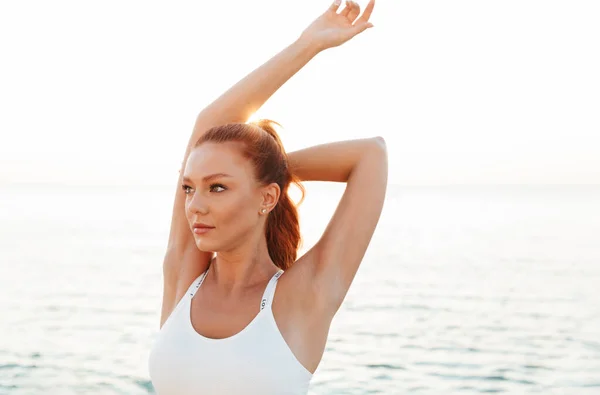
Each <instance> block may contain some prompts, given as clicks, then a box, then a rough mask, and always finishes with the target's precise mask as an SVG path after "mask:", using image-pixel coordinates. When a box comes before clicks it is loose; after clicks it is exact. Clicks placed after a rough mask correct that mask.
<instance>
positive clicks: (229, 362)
mask: <svg viewBox="0 0 600 395" xmlns="http://www.w3.org/2000/svg"><path fill="white" fill-rule="evenodd" d="M207 273H208V269H207V270H206V271H205V272H204V273H202V274H201V275H200V276H199V277H198V278H196V280H194V282H192V284H191V285H190V287H189V288H188V290H187V292H186V293H185V295H184V296H183V297H182V298H181V300H180V301H179V303H178V304H177V306H175V309H173V311H172V312H171V315H170V316H169V317H168V318H167V320H166V321H165V323H164V324H163V326H162V328H161V329H160V331H159V333H158V336H157V338H156V340H155V342H154V344H153V346H152V349H151V351H150V356H149V359H148V369H149V373H150V379H151V381H152V385H153V386H154V389H155V390H156V392H157V394H158V395H200V394H202V395H213V394H214V395H217V394H218V395H232V394H246V395H258V394H260V395H271V394H273V395H275V394H277V395H306V394H307V392H308V386H309V383H310V380H311V378H312V373H310V372H309V371H308V370H307V369H306V368H305V367H304V366H303V365H302V364H301V363H300V362H299V361H298V360H297V359H296V357H295V356H294V354H293V353H292V351H291V350H290V348H289V347H288V345H287V343H286V342H285V340H284V338H283V336H282V335H281V332H280V331H279V328H278V327H277V324H276V322H275V318H274V316H273V310H272V309H271V305H272V300H273V295H274V294H275V288H276V287H277V280H278V279H279V277H280V276H281V274H282V273H283V270H279V271H278V272H277V273H275V275H273V277H272V278H271V280H270V281H269V283H268V284H267V287H266V289H265V292H264V295H263V297H262V299H261V303H260V311H259V313H258V315H256V317H255V318H254V319H253V320H252V321H251V322H250V323H249V324H248V325H247V326H246V327H245V328H244V329H242V330H241V331H240V332H238V333H236V334H235V335H233V336H230V337H227V338H224V339H212V338H208V337H204V336H202V335H200V334H199V333H198V332H196V330H195V329H194V327H193V326H192V321H191V318H190V317H191V315H190V312H191V309H190V307H191V301H192V298H193V296H194V295H195V293H196V291H197V290H198V288H199V287H200V285H201V284H202V282H203V281H204V278H205V277H206V274H207Z"/></svg>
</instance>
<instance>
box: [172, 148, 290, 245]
mask: <svg viewBox="0 0 600 395" xmlns="http://www.w3.org/2000/svg"><path fill="white" fill-rule="evenodd" d="M242 148H243V143H240V142H225V143H211V142H207V143H203V144H202V145H200V146H199V147H196V148H194V149H193V150H192V151H191V152H190V155H189V156H188V160H187V163H186V166H185V169H184V172H183V185H184V186H185V191H186V202H185V212H186V217H187V220H188V223H189V226H190V229H191V231H192V233H193V235H194V239H195V240H196V245H197V246H198V248H199V249H200V250H201V251H211V252H218V251H222V250H229V249H232V248H235V247H236V246H237V245H239V244H240V243H242V242H243V241H244V240H246V239H247V238H248V237H249V236H250V235H252V234H253V233H254V232H256V231H258V230H259V229H260V230H261V231H262V226H261V224H262V217H265V218H266V215H262V216H261V215H260V214H259V212H260V210H261V209H262V208H263V207H267V209H268V210H269V211H270V210H271V209H272V206H274V203H275V202H276V201H277V198H278V194H277V191H273V185H274V186H275V187H276V188H277V190H278V187H277V184H271V186H268V187H261V185H260V184H258V183H257V182H256V180H255V176H254V170H253V168H252V164H251V162H250V161H249V160H247V159H245V158H244V157H243V156H242V155H241V152H242ZM274 194H275V195H276V196H272V195H274ZM273 198H274V201H273ZM194 222H202V223H204V224H206V225H208V226H213V227H214V228H213V229H210V230H209V231H207V232H206V233H203V234H196V233H194V231H193V225H194Z"/></svg>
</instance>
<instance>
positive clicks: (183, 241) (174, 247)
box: [160, 113, 218, 327]
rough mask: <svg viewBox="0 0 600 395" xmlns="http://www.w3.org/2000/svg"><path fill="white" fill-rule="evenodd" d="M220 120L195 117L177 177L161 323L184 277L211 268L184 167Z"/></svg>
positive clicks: (164, 265) (172, 305)
mask: <svg viewBox="0 0 600 395" xmlns="http://www.w3.org/2000/svg"><path fill="white" fill-rule="evenodd" d="M217 121H218V120H217V119H216V118H214V117H210V116H208V115H206V114H203V113H201V114H200V115H199V116H198V118H197V119H196V123H195V125H194V130H193V132H192V136H191V137H190V140H189V142H188V146H187V148H186V150H185V154H184V156H183V161H182V163H181V168H180V170H179V177H178V180H177V185H176V190H175V199H174V202H173V211H172V215H171V227H170V230H169V239H168V243H167V252H166V254H165V258H164V262H163V281H164V283H163V301H162V308H161V319H160V326H161V327H162V325H163V324H164V322H165V321H166V319H167V317H168V316H169V315H170V314H171V311H172V310H173V308H175V306H176V305H177V302H178V300H177V295H178V294H181V292H180V289H181V288H182V287H186V289H187V286H189V284H188V285H187V286H186V285H185V284H184V283H185V281H183V279H182V277H183V278H185V279H188V278H191V277H193V276H194V275H196V276H197V275H198V274H196V273H202V272H203V271H204V270H206V268H207V267H208V264H209V262H210V259H211V258H212V256H213V253H212V252H205V251H200V250H199V249H198V247H197V246H196V241H195V239H194V235H193V233H192V230H191V229H190V225H189V223H188V221H187V217H186V215H185V198H186V195H185V193H184V191H183V189H182V188H181V184H182V178H183V170H184V167H185V164H186V162H187V158H188V156H189V154H190V151H191V147H192V146H193V144H194V143H195V142H196V141H197V140H198V139H199V138H200V137H201V135H202V134H203V133H204V132H205V131H206V130H208V129H210V128H211V127H213V126H216V124H217Z"/></svg>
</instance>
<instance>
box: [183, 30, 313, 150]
mask: <svg viewBox="0 0 600 395" xmlns="http://www.w3.org/2000/svg"><path fill="white" fill-rule="evenodd" d="M318 52H319V50H318V48H317V47H316V46H315V45H314V44H312V43H311V42H309V41H307V40H304V39H302V38H299V39H298V40H296V41H294V42H293V43H292V44H290V45H288V46H287V47H286V48H284V49H283V50H281V51H280V52H279V53H277V54H276V55H275V56H274V57H272V58H271V59H269V60H268V61H267V62H266V63H264V64H263V65H261V66H260V67H258V68H257V69H255V70H254V71H252V72H251V73H250V74H248V75H247V76H246V77H244V78H243V79H241V80H240V81H239V82H237V83H236V84H235V85H234V86H232V87H231V88H229V90H227V91H226V92H225V93H223V94H222V95H221V96H219V97H218V98H217V99H216V100H215V101H214V102H212V103H211V104H209V105H208V106H207V107H206V108H204V109H203V110H202V111H201V112H200V113H199V114H198V117H197V119H196V125H195V126H194V131H193V134H192V137H191V139H190V142H193V141H195V140H196V139H197V138H198V137H200V135H201V134H202V133H203V132H204V131H205V130H206V129H208V128H210V127H213V126H217V125H223V124H226V123H234V122H239V123H244V122H247V121H248V119H249V118H250V116H251V115H252V114H253V113H255V112H256V111H257V110H258V109H259V108H260V107H261V106H262V105H263V104H264V103H265V102H266V101H267V100H268V99H269V98H270V97H271V96H272V95H273V94H274V93H275V92H276V91H277V90H278V89H279V88H280V87H281V86H282V85H283V84H284V83H285V82H286V81H288V80H289V79H290V78H291V77H292V76H293V75H294V74H296V73H297V72H298V71H299V70H300V69H301V68H302V67H304V65H306V64H307V63H308V62H309V61H310V60H311V59H312V58H313V57H315V56H316V55H317V54H318Z"/></svg>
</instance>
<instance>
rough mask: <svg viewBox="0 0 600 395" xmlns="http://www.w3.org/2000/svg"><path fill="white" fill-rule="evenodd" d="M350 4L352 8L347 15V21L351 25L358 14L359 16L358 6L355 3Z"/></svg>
mask: <svg viewBox="0 0 600 395" xmlns="http://www.w3.org/2000/svg"><path fill="white" fill-rule="evenodd" d="M350 4H352V8H350V12H349V13H348V20H349V21H350V23H352V22H354V20H355V19H356V17H357V16H358V14H360V6H359V5H358V3H357V2H355V1H351V2H350Z"/></svg>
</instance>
